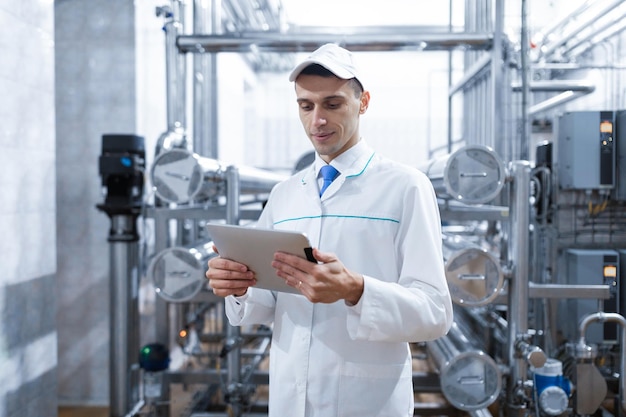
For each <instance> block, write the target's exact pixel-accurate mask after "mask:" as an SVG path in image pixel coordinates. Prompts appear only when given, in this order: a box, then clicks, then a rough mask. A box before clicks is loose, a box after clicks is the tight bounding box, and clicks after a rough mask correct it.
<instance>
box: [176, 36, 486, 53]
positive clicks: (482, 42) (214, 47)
mask: <svg viewBox="0 0 626 417" xmlns="http://www.w3.org/2000/svg"><path fill="white" fill-rule="evenodd" d="M325 43H340V44H341V45H343V46H345V47H346V48H348V49H350V50H352V51H398V50H450V49H455V48H458V47H461V46H462V47H466V48H471V49H483V50H487V49H489V48H490V47H491V45H492V43H493V35H492V34H491V33H479V32H477V33H424V32H422V31H416V32H415V33H410V32H406V33H400V34H398V33H397V32H396V33H363V34H360V33H358V34H340V33H336V32H334V33H332V32H331V33H328V34H325V33H319V34H316V33H276V32H262V33H254V34H246V33H245V32H244V33H242V34H238V35H237V36H232V35H181V36H179V37H178V40H177V44H178V48H179V50H180V51H181V52H192V53H204V52H251V51H252V50H255V51H259V52H307V51H312V50H314V49H316V48H318V47H319V46H321V45H323V44H325Z"/></svg>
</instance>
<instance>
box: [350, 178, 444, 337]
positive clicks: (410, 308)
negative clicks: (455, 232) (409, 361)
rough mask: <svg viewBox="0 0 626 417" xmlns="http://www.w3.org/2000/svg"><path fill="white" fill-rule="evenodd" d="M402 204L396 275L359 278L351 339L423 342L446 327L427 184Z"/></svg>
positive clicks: (434, 209) (436, 220)
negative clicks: (360, 292)
mask: <svg viewBox="0 0 626 417" xmlns="http://www.w3.org/2000/svg"><path fill="white" fill-rule="evenodd" d="M418 179H419V177H418ZM424 181H428V182H427V183H426V182H424ZM403 205H404V212H403V213H404V214H403V217H402V221H401V228H400V231H399V233H398V236H397V239H396V252H397V259H398V260H397V262H398V263H399V264H398V266H399V268H398V270H399V272H400V274H399V277H398V279H397V281H396V282H393V281H391V280H382V279H379V278H377V277H370V276H364V289H363V295H362V296H361V299H360V300H359V302H358V303H357V304H356V305H354V306H347V308H348V321H347V327H348V333H349V334H350V337H351V338H353V339H355V340H372V341H388V342H398V341H406V342H422V341H429V340H434V339H436V338H438V337H441V336H443V335H445V334H446V333H447V331H448V330H449V328H450V326H451V325H452V318H453V314H452V313H453V311H452V301H451V297H450V292H449V289H448V285H447V282H446V278H445V271H444V264H443V254H442V239H441V223H440V215H439V208H438V206H437V200H436V197H435V193H434V190H433V188H432V185H431V184H430V181H429V180H427V179H425V180H422V181H421V183H419V186H417V187H414V188H411V189H410V190H409V192H407V193H406V194H405V197H404V201H403Z"/></svg>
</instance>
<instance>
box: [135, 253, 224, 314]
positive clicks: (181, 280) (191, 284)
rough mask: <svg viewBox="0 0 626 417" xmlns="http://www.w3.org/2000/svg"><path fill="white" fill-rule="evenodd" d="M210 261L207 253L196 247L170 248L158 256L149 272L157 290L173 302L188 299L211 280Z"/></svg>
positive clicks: (160, 294) (151, 264) (161, 295)
mask: <svg viewBox="0 0 626 417" xmlns="http://www.w3.org/2000/svg"><path fill="white" fill-rule="evenodd" d="M213 256H216V254H213ZM207 261H208V258H207V256H206V255H205V254H204V253H202V251H199V250H198V249H196V248H192V249H187V248H183V247H173V248H168V249H165V250H163V251H161V252H160V253H159V254H157V255H156V256H155V257H154V259H153V260H152V262H150V266H149V267H148V273H147V274H148V277H150V278H152V282H153V284H154V287H155V288H156V292H157V294H158V295H159V296H160V297H162V298H163V299H165V300H167V301H171V302H183V301H188V300H190V299H192V298H193V297H195V296H196V294H198V293H199V292H200V291H201V290H202V288H203V287H204V286H205V285H206V283H207V280H206V277H205V273H206V270H207Z"/></svg>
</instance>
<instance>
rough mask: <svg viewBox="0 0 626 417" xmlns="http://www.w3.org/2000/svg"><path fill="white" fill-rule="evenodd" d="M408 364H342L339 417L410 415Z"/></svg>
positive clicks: (410, 400)
mask: <svg viewBox="0 0 626 417" xmlns="http://www.w3.org/2000/svg"><path fill="white" fill-rule="evenodd" d="M412 377H413V373H412V369H411V365H410V363H408V364H405V363H401V364H369V363H355V362H345V363H344V364H343V366H342V369H341V380H340V382H339V396H338V401H339V403H338V410H339V413H338V415H339V416H341V417H365V416H367V417H405V416H412V415H413V408H414V403H413V398H414V397H413V381H412Z"/></svg>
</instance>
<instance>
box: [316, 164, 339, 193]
mask: <svg viewBox="0 0 626 417" xmlns="http://www.w3.org/2000/svg"><path fill="white" fill-rule="evenodd" d="M320 172H321V173H322V178H323V179H324V184H322V189H321V190H320V197H321V196H322V194H324V191H326V188H328V186H329V185H330V183H331V182H333V180H334V179H335V178H337V175H339V171H337V170H336V169H335V168H334V167H333V166H332V165H324V166H323V167H322V169H321V170H320Z"/></svg>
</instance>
